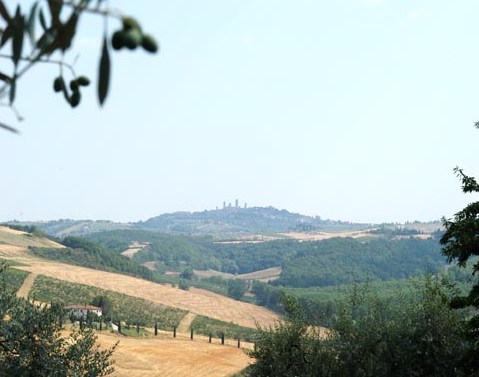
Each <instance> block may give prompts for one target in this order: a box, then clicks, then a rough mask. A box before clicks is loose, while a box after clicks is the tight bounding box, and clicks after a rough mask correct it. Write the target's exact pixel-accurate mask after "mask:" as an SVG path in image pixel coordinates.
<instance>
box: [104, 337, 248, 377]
mask: <svg viewBox="0 0 479 377" xmlns="http://www.w3.org/2000/svg"><path fill="white" fill-rule="evenodd" d="M118 340H120V344H119V346H118V348H117V349H116V351H115V353H114V359H115V360H116V364H115V370H116V371H115V373H114V374H113V376H115V377H127V376H128V377H143V376H145V377H149V376H172V377H173V376H174V377H191V376H196V377H226V376H229V375H231V374H233V373H236V372H238V371H240V370H242V369H244V368H245V367H246V366H247V365H248V364H249V363H250V362H251V359H250V358H249V357H248V356H247V355H246V353H245V352H244V351H243V350H241V349H238V348H236V347H234V346H222V345H219V344H208V343H204V342H197V341H191V340H188V339H173V338H171V337H166V336H158V337H155V338H121V339H119V338H118V337H117V336H115V335H112V334H105V333H102V334H99V335H98V342H99V343H100V344H101V345H102V346H103V347H111V346H113V345H114V344H115V343H116V341H118Z"/></svg>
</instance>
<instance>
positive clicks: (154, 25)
mask: <svg viewBox="0 0 479 377" xmlns="http://www.w3.org/2000/svg"><path fill="white" fill-rule="evenodd" d="M14 3H16V2H14V1H8V2H7V4H8V5H9V8H10V9H13V8H14ZM21 3H22V4H23V5H24V6H28V4H30V3H31V2H29V1H21ZM110 6H112V7H114V8H118V9H121V10H122V11H123V12H124V13H126V14H129V15H132V16H134V17H136V18H137V19H138V20H139V21H140V23H141V24H142V27H143V29H144V30H145V31H146V32H148V33H151V34H152V35H154V36H155V37H156V38H157V40H158V41H159V43H160V45H161V51H160V53H159V54H158V55H151V54H147V53H145V52H143V51H141V50H137V51H134V52H130V51H124V50H123V51H119V52H115V53H114V54H112V85H111V90H110V94H109V97H108V99H107V101H106V104H105V106H104V107H103V108H100V106H99V105H98V101H97V99H96V87H95V85H92V86H90V87H89V88H87V89H86V90H84V92H83V100H82V103H81V104H80V106H79V107H78V108H76V109H71V108H70V107H69V106H68V105H67V104H66V103H65V101H64V99H63V98H62V96H61V95H58V94H56V93H54V92H53V90H52V82H53V79H54V78H55V77H56V76H57V75H58V71H59V69H58V67H57V66H56V65H54V64H42V65H41V66H36V67H35V68H33V69H32V70H31V71H30V72H29V73H28V74H27V75H26V76H24V77H23V78H22V80H21V81H19V83H18V88H17V98H16V102H15V105H16V108H17V109H18V111H19V112H20V113H21V115H22V116H23V117H24V120H23V121H22V122H18V121H17V120H16V118H15V116H14V114H13V112H12V111H11V110H10V109H9V108H8V107H2V108H1V119H0V120H1V121H2V122H4V123H8V124H10V125H12V126H15V127H17V128H18V129H19V130H20V131H21V134H20V135H14V134H11V133H9V132H6V131H1V132H0V167H1V175H0V198H1V199H0V200H1V204H0V221H10V220H31V221H38V220H54V219H60V218H62V219H66V218H70V219H93V220H99V219H104V220H112V221H121V222H130V221H139V220H146V219H148V218H150V217H154V216H157V215H159V214H162V213H168V212H175V211H202V210H205V209H215V208H216V207H217V206H218V207H220V208H221V206H222V203H223V201H226V202H232V203H234V200H235V199H238V200H239V202H240V203H241V204H243V203H247V204H248V206H273V207H276V208H279V209H287V210H288V211H291V212H298V213H301V214H306V215H317V216H321V218H324V219H333V220H343V221H354V222H366V223H381V222H405V221H414V220H419V221H431V220H437V219H440V218H441V217H442V216H445V217H448V218H449V217H451V216H453V215H454V213H456V212H458V211H459V210H460V209H461V208H462V207H464V205H466V204H467V203H469V202H471V201H474V200H477V197H474V196H473V195H464V194H462V192H461V187H460V181H459V179H458V178H457V177H456V176H455V175H454V173H453V168H454V167H455V166H460V167H461V168H463V169H464V171H465V172H466V173H468V174H470V175H475V176H479V166H478V164H477V162H478V156H477V150H478V148H477V145H478V141H479V130H477V129H475V128H474V126H473V124H474V122H475V121H477V120H479V90H478V88H479V23H478V22H477V18H478V16H479V2H477V1H476V0H461V1H457V2H451V1H448V0H335V1H330V0H310V1H308V0H295V1H286V0H203V1H196V0H189V1H188V0H176V1H164V0H158V1H146V0H142V1H135V2H131V1H127V0H110ZM120 26H121V25H120V23H119V22H118V21H117V20H114V19H112V20H110V21H109V23H108V27H109V32H110V33H112V32H114V31H115V30H117V29H118V28H120ZM102 28H103V20H102V19H101V18H99V17H95V16H93V15H91V16H87V17H86V18H85V19H83V20H82V23H81V24H80V28H79V31H78V34H77V40H76V43H75V45H74V47H73V49H72V50H71V51H69V52H68V53H67V54H66V55H65V61H66V62H69V63H72V64H74V68H75V71H76V73H77V74H78V75H81V74H85V75H87V76H89V77H91V78H92V81H93V82H94V83H95V84H96V80H97V65H98V60H99V53H100V47H101V37H102V34H103V29H102ZM2 52H5V51H2ZM57 58H58V57H57ZM11 69H12V64H11V61H10V60H8V59H1V60H0V71H2V72H11Z"/></svg>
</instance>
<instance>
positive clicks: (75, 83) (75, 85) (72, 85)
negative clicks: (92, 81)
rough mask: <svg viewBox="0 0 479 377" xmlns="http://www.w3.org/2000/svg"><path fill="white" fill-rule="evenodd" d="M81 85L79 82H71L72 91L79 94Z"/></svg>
mask: <svg viewBox="0 0 479 377" xmlns="http://www.w3.org/2000/svg"><path fill="white" fill-rule="evenodd" d="M79 87H80V85H79V84H78V81H77V80H72V81H70V89H71V90H72V91H74V92H78V90H79Z"/></svg>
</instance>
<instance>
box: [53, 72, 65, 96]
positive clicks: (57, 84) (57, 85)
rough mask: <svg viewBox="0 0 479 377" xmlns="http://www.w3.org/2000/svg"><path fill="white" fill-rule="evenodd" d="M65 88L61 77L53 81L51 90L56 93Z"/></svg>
mask: <svg viewBox="0 0 479 377" xmlns="http://www.w3.org/2000/svg"><path fill="white" fill-rule="evenodd" d="M64 87H65V82H64V81H63V77H61V76H58V77H57V78H56V79H55V80H54V81H53V90H54V91H55V92H56V93H58V92H61V91H62V90H63V88H64Z"/></svg>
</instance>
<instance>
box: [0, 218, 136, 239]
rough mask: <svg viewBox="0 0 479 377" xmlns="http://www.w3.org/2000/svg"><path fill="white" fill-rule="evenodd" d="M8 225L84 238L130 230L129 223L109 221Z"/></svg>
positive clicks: (65, 220)
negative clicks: (107, 232) (119, 230)
mask: <svg viewBox="0 0 479 377" xmlns="http://www.w3.org/2000/svg"><path fill="white" fill-rule="evenodd" d="M7 224H12V225H19V226H35V227H37V228H39V229H41V230H42V231H44V232H45V233H47V234H49V235H50V236H54V237H67V236H83V235H87V234H91V233H96V232H103V231H109V230H117V229H130V228H132V227H133V225H131V224H129V223H115V222H113V221H109V220H96V221H94V220H71V219H60V220H51V221H10V222H8V223H7Z"/></svg>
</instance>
